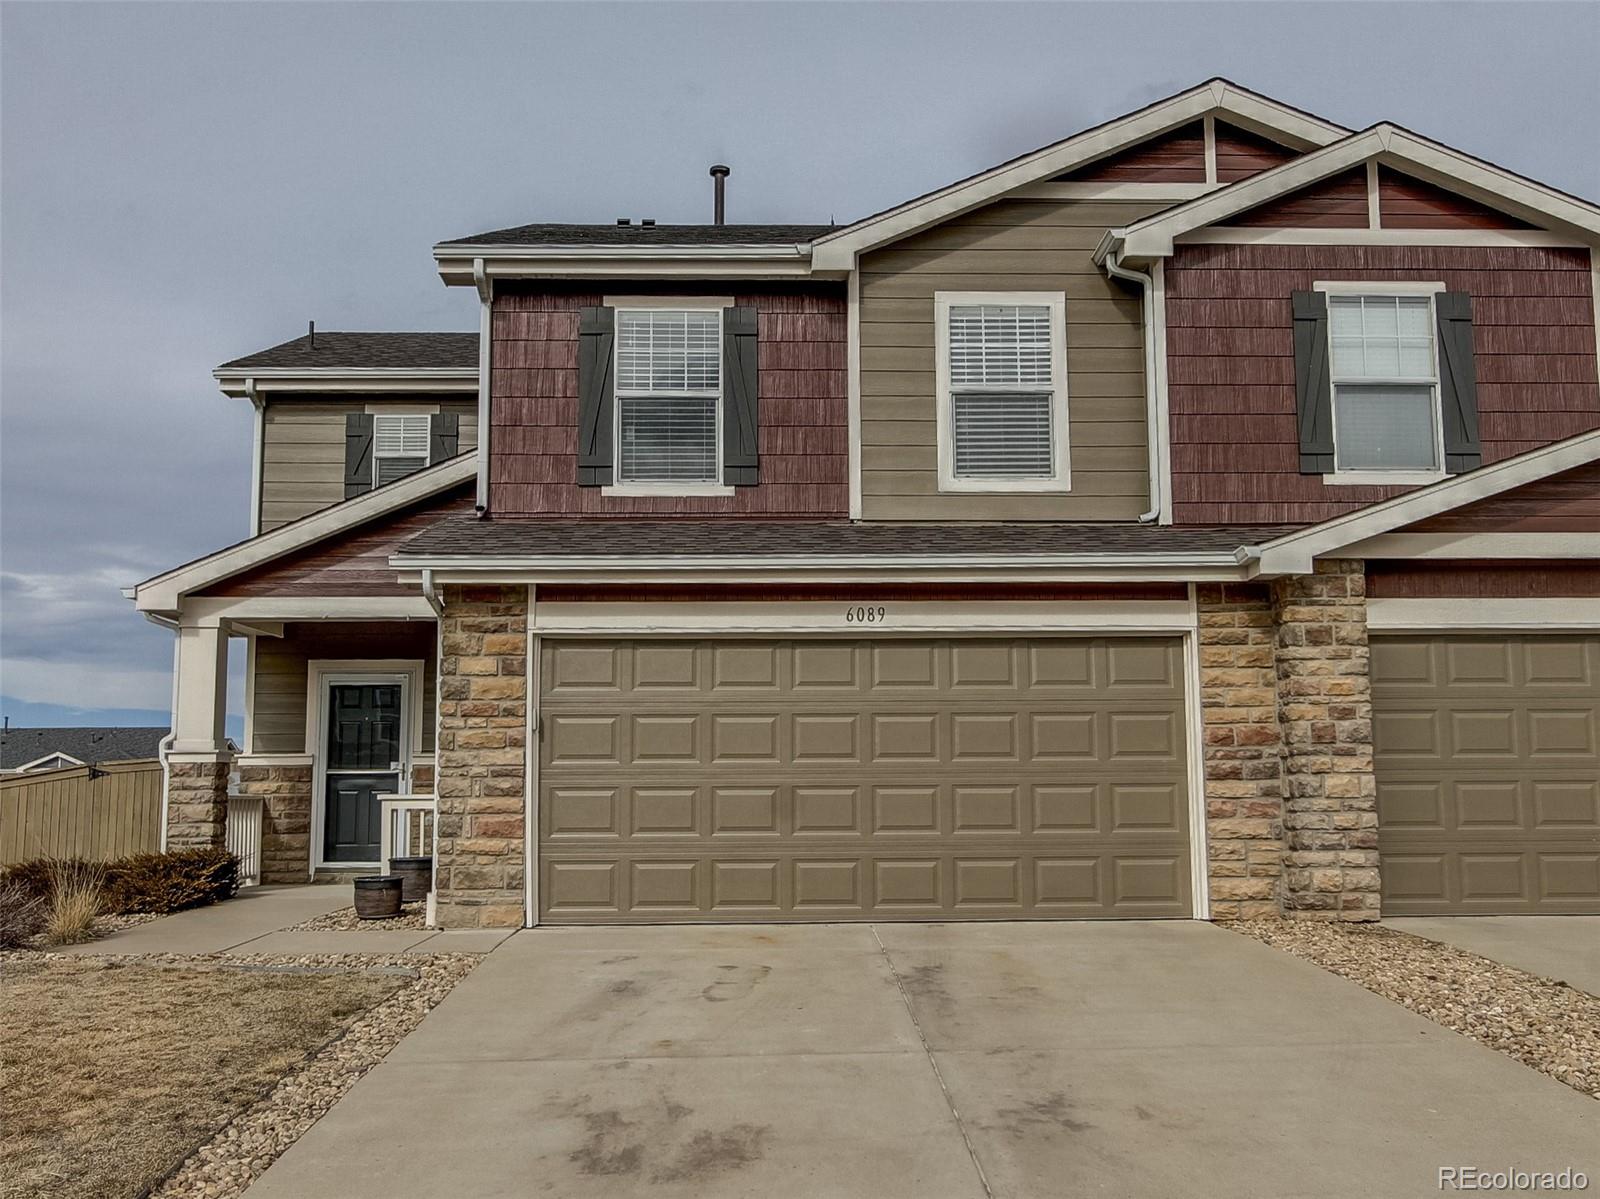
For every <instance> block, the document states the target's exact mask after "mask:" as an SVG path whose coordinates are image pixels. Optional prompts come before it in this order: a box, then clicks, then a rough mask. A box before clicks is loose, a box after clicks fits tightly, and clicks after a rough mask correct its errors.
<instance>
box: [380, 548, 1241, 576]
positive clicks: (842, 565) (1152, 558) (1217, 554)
mask: <svg viewBox="0 0 1600 1199" xmlns="http://www.w3.org/2000/svg"><path fill="white" fill-rule="evenodd" d="M389 565H390V566H391V567H393V568H394V569H396V570H421V571H439V572H441V573H446V572H450V571H460V570H476V571H495V572H504V571H513V570H514V571H551V570H557V571H570V570H590V571H617V572H628V571H644V570H684V571H707V570H744V571H754V572H762V573H768V574H772V573H778V574H781V573H782V572H784V571H789V570H843V571H860V570H874V571H896V570H907V571H910V570H939V569H973V570H990V569H1002V570H1003V569H1028V568H1030V567H1040V568H1089V569H1096V568H1103V567H1111V568H1121V567H1141V566H1150V567H1190V566H1195V567H1201V566H1226V567H1232V566H1238V565H1239V557H1238V553H1237V551H1236V550H1232V549H1229V550H1211V551H1207V552H1205V553H1145V554H1109V553H1108V554H1004V555H1002V554H937V555H926V556H921V557H911V556H894V557H886V556H883V555H877V556H873V555H870V554H854V555H848V556H845V555H833V556H823V555H817V554H761V555H739V556H734V555H721V556H718V555H710V554H703V555H698V554H697V555H687V554H686V555H681V556H679V555H671V554H664V555H656V556H652V557H644V556H637V555H629V554H590V555H577V554H574V555H570V556H569V555H565V554H561V555H555V554H537V555H534V554H528V555H510V554H508V555H498V554H497V555H492V556H490V555H475V554H459V555H452V554H437V555H420V554H418V555H412V554H391V555H390V556H389Z"/></svg>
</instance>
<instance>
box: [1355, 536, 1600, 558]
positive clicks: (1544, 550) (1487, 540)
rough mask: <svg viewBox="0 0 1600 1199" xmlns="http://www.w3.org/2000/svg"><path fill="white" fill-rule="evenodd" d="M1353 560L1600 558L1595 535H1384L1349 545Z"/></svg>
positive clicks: (1599, 549)
mask: <svg viewBox="0 0 1600 1199" xmlns="http://www.w3.org/2000/svg"><path fill="white" fill-rule="evenodd" d="M1341 552H1342V553H1346V554H1348V555H1349V556H1350V557H1352V558H1402V559H1423V560H1426V559H1441V558H1442V559H1457V560H1459V559H1463V558H1471V559H1476V558H1519V559H1524V560H1527V559H1534V558H1578V559H1584V558H1600V531H1596V532H1592V533H1404V532H1401V533H1381V534H1379V535H1378V536H1376V537H1369V538H1367V539H1366V540H1365V541H1357V542H1355V543H1354V544H1352V545H1347V546H1345V547H1344V548H1343V550H1342V551H1341Z"/></svg>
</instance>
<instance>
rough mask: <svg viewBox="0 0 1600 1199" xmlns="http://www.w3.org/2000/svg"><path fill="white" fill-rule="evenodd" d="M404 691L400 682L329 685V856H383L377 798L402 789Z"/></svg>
mask: <svg viewBox="0 0 1600 1199" xmlns="http://www.w3.org/2000/svg"><path fill="white" fill-rule="evenodd" d="M403 691H404V689H403V688H402V687H401V686H400V684H399V683H335V684H333V685H332V686H330V687H329V688H328V761H327V766H326V773H327V777H328V784H327V797H326V798H327V803H326V808H327V813H326V823H325V825H324V827H323V841H322V856H323V859H324V860H325V861H329V862H376V861H377V860H378V854H379V848H378V829H379V819H380V809H379V804H378V797H379V796H380V795H393V794H395V793H397V792H398V791H399V790H400V774H401V768H402V754H401V744H400V736H401V724H402V720H401V713H402V711H403V707H402V705H403V702H404V700H403Z"/></svg>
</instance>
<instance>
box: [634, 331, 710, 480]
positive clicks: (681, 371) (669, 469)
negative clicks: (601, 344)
mask: <svg viewBox="0 0 1600 1199" xmlns="http://www.w3.org/2000/svg"><path fill="white" fill-rule="evenodd" d="M616 321H617V363H616V403H617V422H616V423H617V456H616V462H617V474H616V477H617V482H618V483H620V484H623V485H627V484H630V483H632V484H665V485H675V486H676V485H683V484H717V483H719V482H720V479H721V474H720V470H719V462H718V449H719V446H720V445H721V440H722V439H721V436H720V426H719V414H720V412H721V408H722V321H723V315H722V310H721V309H682V308H637V309H628V308H618V309H617V314H616Z"/></svg>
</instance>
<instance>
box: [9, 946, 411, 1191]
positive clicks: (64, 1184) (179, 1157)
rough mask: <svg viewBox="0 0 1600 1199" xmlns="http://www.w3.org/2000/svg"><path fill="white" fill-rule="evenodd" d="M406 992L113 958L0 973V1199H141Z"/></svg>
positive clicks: (335, 979) (378, 980) (356, 977)
mask: <svg viewBox="0 0 1600 1199" xmlns="http://www.w3.org/2000/svg"><path fill="white" fill-rule="evenodd" d="M406 981H407V980H406V979H405V978H404V977H403V976H398V975H379V974H370V973H369V974H363V973H357V972H337V973H326V974H290V973H268V972H262V971H241V970H235V969H203V968H194V967H183V966H159V965H154V964H147V963H140V962H137V961H127V960H124V961H118V960H116V959H109V960H107V959H100V960H94V959H77V958H60V957H42V958H39V959H37V960H27V959H12V960H10V961H8V962H6V963H5V968H4V977H3V981H0V1003H3V1005H4V1008H5V1013H6V1034H5V1036H4V1037H0V1077H3V1078H4V1080H5V1085H4V1086H3V1087H0V1126H3V1127H4V1128H5V1130H6V1131H5V1136H4V1138H3V1139H0V1192H3V1193H4V1194H5V1195H7V1196H8V1197H9V1199H21V1197H22V1196H41V1197H42V1196H46V1195H48V1196H52V1197H58V1199H124V1197H132V1196H137V1195H142V1194H144V1193H145V1192H146V1191H147V1190H148V1189H149V1188H150V1187H151V1186H152V1185H154V1184H155V1183H156V1182H158V1181H159V1180H160V1179H161V1178H162V1177H163V1176H165V1175H166V1174H167V1173H168V1172H169V1171H171V1170H172V1169H173V1168H174V1167H176V1166H177V1165H178V1164H179V1163H180V1162H181V1161H183V1159H184V1158H185V1157H186V1156H187V1155H188V1154H189V1152H190V1151H191V1150H192V1149H194V1147H195V1146H197V1145H199V1144H200V1143H202V1142H203V1141H205V1140H206V1139H207V1138H208V1137H209V1136H210V1135H211V1133H212V1132H213V1131H214V1130H215V1129H216V1128H217V1127H219V1126H220V1125H221V1124H222V1123H223V1122H224V1121H225V1120H227V1119H228V1118H229V1117H230V1116H232V1115H233V1114H235V1113H236V1112H238V1111H240V1110H242V1109H243V1108H245V1107H248V1106H249V1105H250V1104H251V1103H253V1102H254V1101H255V1100H256V1099H258V1098H259V1097H260V1096H261V1095H262V1094H263V1093H264V1092H265V1091H266V1090H267V1089H268V1088H269V1087H271V1086H272V1084H273V1083H274V1082H276V1081H277V1080H278V1078H280V1077H281V1076H282V1075H283V1074H285V1073H286V1072H288V1071H289V1070H291V1069H292V1068H294V1067H295V1066H296V1065H298V1064H299V1063H300V1062H301V1061H303V1060H304V1059H305V1057H306V1056H307V1055H308V1054H309V1053H311V1052H313V1051H314V1050H316V1049H318V1048H320V1047H321V1046H323V1045H325V1044H326V1043H327V1042H328V1041H330V1040H332V1039H333V1038H334V1037H335V1036H336V1035H337V1034H338V1033H339V1032H340V1031H342V1030H343V1029H344V1028H345V1027H346V1026H347V1025H348V1024H349V1023H350V1022H351V1021H352V1020H353V1019H354V1018H355V1017H356V1016H357V1015H359V1013H361V1012H363V1011H365V1010H366V1009H367V1008H369V1007H371V1006H373V1005H374V1004H376V1003H379V1002H381V1001H382V1000H383V999H384V998H386V997H387V996H389V995H390V994H392V993H393V992H394V991H395V990H396V989H398V988H399V987H400V986H402V985H403V984H404V983H405V982H406Z"/></svg>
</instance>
